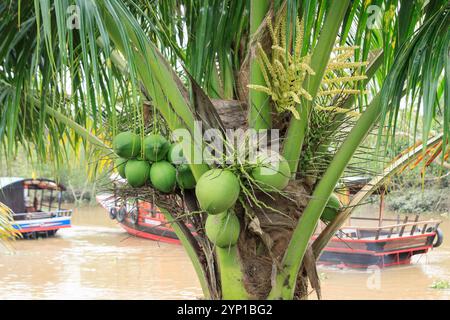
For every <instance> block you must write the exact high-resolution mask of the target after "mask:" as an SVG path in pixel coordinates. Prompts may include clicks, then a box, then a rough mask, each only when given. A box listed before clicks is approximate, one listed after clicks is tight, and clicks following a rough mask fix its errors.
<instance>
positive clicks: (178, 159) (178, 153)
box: [167, 143, 187, 165]
mask: <svg viewBox="0 0 450 320" xmlns="http://www.w3.org/2000/svg"><path fill="white" fill-rule="evenodd" d="M167 160H169V162H171V163H173V164H177V165H178V164H185V163H187V161H186V158H185V157H184V155H183V145H182V144H181V143H174V144H171V145H170V147H169V151H168V152H167Z"/></svg>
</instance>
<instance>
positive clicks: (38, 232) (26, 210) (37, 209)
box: [0, 177, 72, 238]
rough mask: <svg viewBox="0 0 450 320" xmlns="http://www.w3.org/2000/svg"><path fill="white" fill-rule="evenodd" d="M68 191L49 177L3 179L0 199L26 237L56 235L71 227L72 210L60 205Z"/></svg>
mask: <svg viewBox="0 0 450 320" xmlns="http://www.w3.org/2000/svg"><path fill="white" fill-rule="evenodd" d="M65 190H66V189H65V187H64V186H63V185H62V184H59V183H56V182H55V181H53V180H49V179H32V178H29V179H24V178H15V177H1V178H0V202H2V203H4V204H5V205H7V206H8V207H9V208H10V209H11V210H12V211H13V213H14V214H13V218H14V225H13V226H14V228H15V229H17V230H18V232H20V233H21V234H22V235H23V237H24V238H36V237H37V236H42V235H43V236H53V235H54V234H55V233H56V232H57V231H58V230H59V229H62V228H69V227H71V219H72V210H67V209H63V208H62V207H61V205H62V192H63V191H65Z"/></svg>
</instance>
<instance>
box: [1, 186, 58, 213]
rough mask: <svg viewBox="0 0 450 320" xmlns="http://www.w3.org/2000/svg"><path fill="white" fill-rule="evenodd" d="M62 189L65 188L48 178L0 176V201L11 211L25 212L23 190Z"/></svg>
mask: <svg viewBox="0 0 450 320" xmlns="http://www.w3.org/2000/svg"><path fill="white" fill-rule="evenodd" d="M26 189H28V190H29V189H34V190H51V191H64V190H66V188H65V187H64V186H63V185H62V184H59V183H57V182H55V181H53V180H50V179H31V178H29V179H26V178H18V177H0V202H2V203H4V204H5V205H7V206H8V207H9V208H10V209H11V210H12V211H13V212H16V213H18V212H25V211H26V207H25V205H26V204H25V192H24V191H25V190H26Z"/></svg>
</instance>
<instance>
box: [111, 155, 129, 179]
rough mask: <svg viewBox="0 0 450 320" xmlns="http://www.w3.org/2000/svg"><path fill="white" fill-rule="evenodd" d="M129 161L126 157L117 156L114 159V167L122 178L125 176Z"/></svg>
mask: <svg viewBox="0 0 450 320" xmlns="http://www.w3.org/2000/svg"><path fill="white" fill-rule="evenodd" d="M127 161H128V160H127V159H125V158H117V159H116V160H114V167H115V168H116V170H117V172H118V173H119V175H120V176H121V177H122V178H125V165H126V164H127Z"/></svg>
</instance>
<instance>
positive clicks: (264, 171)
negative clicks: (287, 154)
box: [252, 153, 291, 191]
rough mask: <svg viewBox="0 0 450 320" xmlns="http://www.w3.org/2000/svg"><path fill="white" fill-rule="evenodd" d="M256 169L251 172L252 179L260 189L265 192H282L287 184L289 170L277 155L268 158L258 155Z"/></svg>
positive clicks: (286, 164) (289, 175) (284, 160)
mask: <svg viewBox="0 0 450 320" xmlns="http://www.w3.org/2000/svg"><path fill="white" fill-rule="evenodd" d="M256 161H257V167H255V168H254V169H253V170H252V177H253V179H255V181H256V182H257V183H258V184H259V185H260V187H261V188H262V189H265V190H267V191H274V190H279V191H281V190H283V189H284V188H286V187H287V185H288V184H289V180H290V177H291V169H290V168H289V163H288V162H287V161H286V159H284V158H283V157H282V156H281V155H279V154H278V153H272V154H271V155H270V156H269V155H266V154H259V155H257V157H256Z"/></svg>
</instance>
